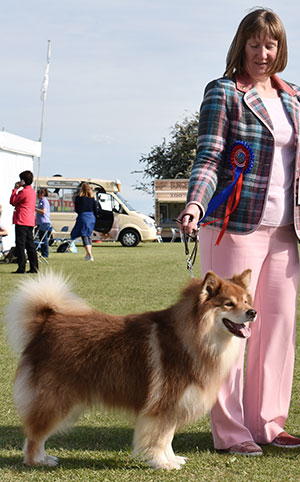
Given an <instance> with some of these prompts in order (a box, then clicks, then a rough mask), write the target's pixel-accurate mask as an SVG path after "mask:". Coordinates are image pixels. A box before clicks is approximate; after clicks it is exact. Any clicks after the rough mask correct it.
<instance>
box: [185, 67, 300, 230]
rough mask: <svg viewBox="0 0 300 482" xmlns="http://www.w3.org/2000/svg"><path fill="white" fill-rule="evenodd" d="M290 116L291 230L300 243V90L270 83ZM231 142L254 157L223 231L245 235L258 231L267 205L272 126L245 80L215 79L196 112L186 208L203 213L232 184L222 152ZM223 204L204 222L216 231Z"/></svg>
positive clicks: (271, 151) (272, 147)
mask: <svg viewBox="0 0 300 482" xmlns="http://www.w3.org/2000/svg"><path fill="white" fill-rule="evenodd" d="M272 80H273V82H274V83H275V84H276V86H277V88H278V89H279V93H280V97H281V99H282V102H283V104H284V106H285V108H286V110H287V112H288V115H289V116H290V118H291V120H292V123H293V126H294V134H295V137H294V138H295V173H294V225H295V230H296V233H297V236H298V237H299V238H300V206H299V204H298V191H299V168H300V152H299V150H300V139H299V127H300V125H299V120H300V88H299V87H297V86H295V85H294V84H290V83H286V82H284V81H283V80H282V79H280V78H279V77H278V76H277V75H274V76H273V77H272ZM236 141H245V142H247V143H248V144H249V145H250V147H251V148H252V150H253V152H254V165H253V168H252V170H251V171H250V172H249V173H247V174H245V175H244V178H243V187H242V192H241V197H240V202H239V204H238V207H237V208H236V210H235V211H234V212H233V213H232V214H231V216H230V218H229V223H228V228H227V230H228V231H229V232H232V233H239V234H247V233H250V232H252V231H255V229H257V227H258V226H259V224H260V222H261V220H262V215H263V211H264V206H265V203H266V199H267V194H268V188H269V180H270V172H271V167H272V162H273V152H274V136H273V125H272V121H271V119H270V117H269V115H268V112H267V110H266V109H265V107H264V104H263V102H262V100H261V98H260V97H259V95H258V93H257V92H256V90H255V88H254V87H253V85H252V83H251V81H250V79H249V78H248V77H246V76H244V77H243V78H236V79H234V80H231V79H228V78H220V79H217V80H214V81H212V82H210V83H209V84H208V85H207V87H206V89H205V93H204V98H203V102H202V105H201V109H200V120H199V132H198V147H197V155H196V159H195V162H194V165H193V169H192V173H191V177H190V182H189V189H188V195H187V203H189V202H196V203H197V204H200V205H201V206H202V207H203V209H204V211H206V210H207V206H208V203H209V201H210V200H211V198H212V197H213V196H214V195H217V194H218V193H219V192H221V191H222V190H223V189H224V188H225V187H226V186H228V185H229V184H230V183H231V182H232V172H233V171H232V169H231V168H230V167H229V163H228V152H229V150H230V148H231V147H232V145H233V144H234V143H235V142H236ZM225 208H226V202H225V203H224V204H223V205H221V206H219V207H218V208H217V209H216V210H215V211H213V212H212V213H211V215H210V216H207V218H206V219H205V221H207V222H208V221H212V220H213V219H216V220H217V221H216V222H215V223H213V224H212V226H216V227H218V228H220V227H221V226H222V224H223V220H222V218H223V217H224V215H225Z"/></svg>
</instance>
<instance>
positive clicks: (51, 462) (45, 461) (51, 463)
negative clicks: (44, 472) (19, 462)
mask: <svg viewBox="0 0 300 482" xmlns="http://www.w3.org/2000/svg"><path fill="white" fill-rule="evenodd" d="M23 464H24V465H34V466H36V467H39V466H42V465H45V466H47V467H56V466H57V465H58V458H57V457H53V456H52V455H47V454H44V455H43V457H39V458H36V459H35V460H34V461H33V462H29V461H28V459H27V457H25V458H24V461H23Z"/></svg>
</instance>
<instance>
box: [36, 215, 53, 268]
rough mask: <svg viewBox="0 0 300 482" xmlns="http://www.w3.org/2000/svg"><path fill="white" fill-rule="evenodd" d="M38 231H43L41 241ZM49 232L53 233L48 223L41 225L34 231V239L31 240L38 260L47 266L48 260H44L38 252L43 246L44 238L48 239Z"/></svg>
mask: <svg viewBox="0 0 300 482" xmlns="http://www.w3.org/2000/svg"><path fill="white" fill-rule="evenodd" d="M39 231H44V234H43V236H42V237H41V239H40V238H39ZM51 231H53V227H52V226H49V223H42V224H40V226H39V227H38V229H37V230H36V232H35V235H34V238H33V242H34V244H35V249H36V252H37V255H38V258H39V259H41V260H42V261H45V262H46V263H47V264H49V263H48V260H47V258H45V257H44V256H43V255H42V253H41V252H40V249H41V247H42V245H43V244H45V238H46V236H48V239H49V236H50V233H51Z"/></svg>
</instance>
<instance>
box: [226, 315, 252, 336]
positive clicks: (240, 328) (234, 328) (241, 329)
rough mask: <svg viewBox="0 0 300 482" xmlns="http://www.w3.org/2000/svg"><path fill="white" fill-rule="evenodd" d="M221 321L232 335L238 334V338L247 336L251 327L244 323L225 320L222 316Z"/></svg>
mask: <svg viewBox="0 0 300 482" xmlns="http://www.w3.org/2000/svg"><path fill="white" fill-rule="evenodd" d="M222 321H223V323H224V325H225V326H226V328H227V330H229V331H230V333H232V334H233V335H234V336H238V337H239V338H249V336H250V335H251V329H250V328H249V326H246V325H245V324H244V323H233V322H232V321H230V320H227V318H223V320H222Z"/></svg>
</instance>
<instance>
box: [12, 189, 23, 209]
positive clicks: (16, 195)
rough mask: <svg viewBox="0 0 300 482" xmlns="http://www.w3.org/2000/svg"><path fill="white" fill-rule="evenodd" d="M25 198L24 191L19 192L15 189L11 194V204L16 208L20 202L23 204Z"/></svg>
mask: <svg viewBox="0 0 300 482" xmlns="http://www.w3.org/2000/svg"><path fill="white" fill-rule="evenodd" d="M24 198H25V194H24V190H23V189H21V190H20V191H19V192H18V191H17V189H13V192H12V193H11V196H10V200H9V203H10V204H12V206H16V205H17V204H19V203H20V202H22V201H23V200H24Z"/></svg>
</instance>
